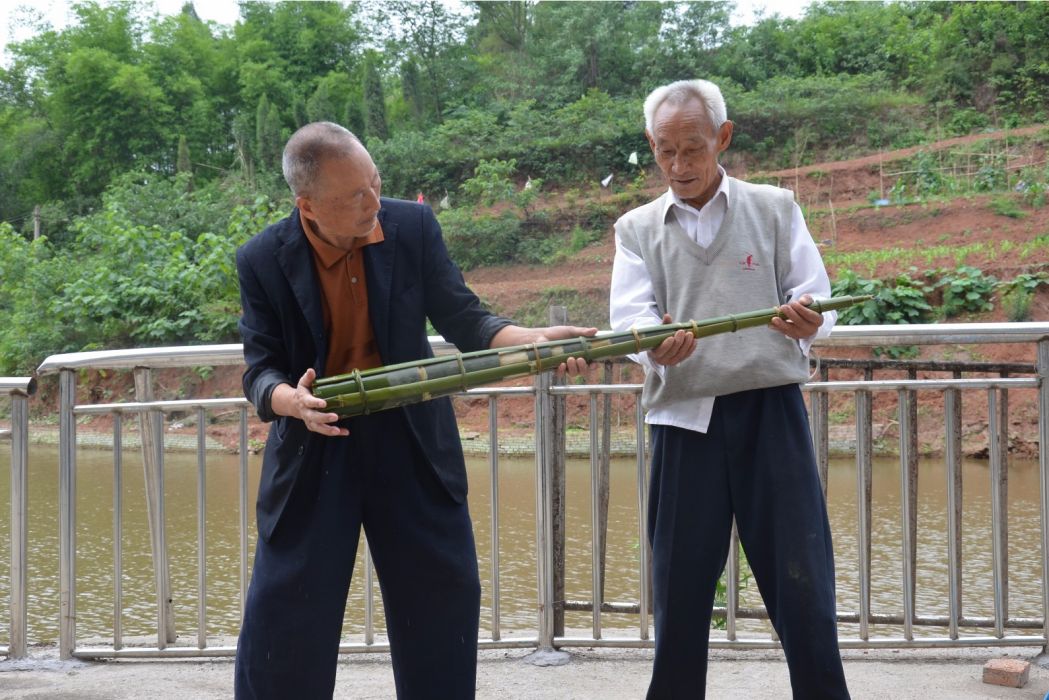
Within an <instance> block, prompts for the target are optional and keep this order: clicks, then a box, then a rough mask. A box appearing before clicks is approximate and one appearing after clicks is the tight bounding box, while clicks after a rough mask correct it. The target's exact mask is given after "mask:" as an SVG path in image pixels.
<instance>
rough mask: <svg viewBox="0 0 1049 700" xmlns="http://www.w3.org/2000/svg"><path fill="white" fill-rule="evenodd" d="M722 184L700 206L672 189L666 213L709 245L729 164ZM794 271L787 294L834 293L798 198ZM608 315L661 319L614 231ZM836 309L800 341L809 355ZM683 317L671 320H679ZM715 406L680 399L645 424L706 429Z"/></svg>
mask: <svg viewBox="0 0 1049 700" xmlns="http://www.w3.org/2000/svg"><path fill="white" fill-rule="evenodd" d="M718 173H719V174H720V175H721V184H720V185H719V186H718V190H717V192H715V193H714V196H713V197H712V198H711V200H710V201H709V202H707V203H706V204H705V205H703V208H702V209H696V208H695V207H693V206H691V205H689V204H686V203H685V202H683V201H682V200H680V199H678V197H677V196H676V195H675V194H674V193H673V191H670V192H669V197H667V204H666V211H664V218H666V217H669V216H674V217H676V218H677V222H678V224H680V225H681V228H682V229H684V230H685V232H686V233H687V234H688V235H689V236H690V237H691V238H692V240H694V241H695V242H696V243H698V244H699V245H700V246H702V247H704V248H707V247H709V246H710V244H711V243H713V241H714V238H715V236H716V235H717V232H718V230H719V229H720V228H721V223H722V221H724V219H725V212H727V211H728V207H729V206H731V202H729V197H728V179H727V178H726V173H725V169H724V168H722V167H721V166H720V165H719V166H718ZM790 261H791V269H790V274H789V275H787V277H786V279H785V280H784V282H785V283H786V285H787V290H786V293H787V296H788V297H790V298H791V299H797V298H799V297H801V295H803V294H810V295H811V296H812V297H813V298H820V299H825V298H828V297H830V280H829V278H828V277H827V271H826V269H825V268H824V267H823V259H822V258H821V257H820V253H819V250H818V249H817V248H816V243H815V241H813V240H812V234H810V233H809V229H808V226H806V225H805V218H804V217H803V216H802V214H801V208H800V207H799V206H798V205H797V203H796V202H795V203H794V214H793V218H792V219H791V226H790ZM609 318H610V321H611V326H612V330H615V331H624V330H629V329H631V328H641V327H644V326H656V325H659V324H661V323H662V322H663V316H662V314H661V313H660V311H659V309H658V308H657V307H656V297H655V293H654V292H653V290H652V280H651V278H650V277H649V275H648V269H647V268H646V267H645V261H644V260H642V259H641V258H640V257H639V256H638V255H635V254H634V253H632V252H631V251H629V250H627V249H626V248H625V247H624V246H623V245H622V241H620V239H619V234H618V233H617V234H616V255H615V259H614V261H613V263H612V290H611V301H610V304H609ZM837 318H838V314H837V312H836V311H831V312H828V313H826V314H824V320H823V325H821V326H820V327H819V330H817V331H816V334H815V335H813V336H812V337H811V338H806V339H804V340H800V341H798V344H799V346H800V347H801V351H802V352H803V353H805V355H806V356H807V355H808V354H809V350H810V348H811V347H812V341H814V340H815V339H816V338H824V337H826V336H828V335H830V331H831V329H832V328H833V327H834V323H835V322H836V321H837ZM679 320H681V319H673V321H675V322H676V321H679ZM697 342H698V346H697V347H696V350H695V351H696V352H703V340H702V339H699V340H698V341H697ZM630 358H631V359H632V360H634V361H635V362H638V363H639V364H640V365H641V366H642V367H644V368H645V372H646V373H647V372H660V373H662V372H663V365H660V364H658V363H655V362H653V361H652V359H651V358H650V357H649V355H648V353H647V352H644V353H641V354H640V355H631V356H630ZM713 410H714V397H713V396H705V397H701V398H698V399H689V400H684V401H679V402H676V403H673V404H669V405H664V406H660V407H658V408H654V409H652V410H650V411H649V412H648V413H647V414H646V416H645V422H646V423H652V424H657V425H673V426H676V427H679V428H685V429H688V430H695V431H697V432H700V433H705V432H707V428H708V427H709V425H710V415H711V413H712V412H713Z"/></svg>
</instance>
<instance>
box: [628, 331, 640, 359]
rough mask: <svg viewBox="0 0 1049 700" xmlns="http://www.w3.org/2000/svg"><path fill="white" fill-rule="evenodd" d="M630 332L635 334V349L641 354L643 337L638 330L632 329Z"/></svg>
mask: <svg viewBox="0 0 1049 700" xmlns="http://www.w3.org/2000/svg"><path fill="white" fill-rule="evenodd" d="M630 332H631V333H633V334H634V349H635V350H637V354H638V355H640V354H641V336H640V335H639V334H638V332H637V329H636V328H631V329H630Z"/></svg>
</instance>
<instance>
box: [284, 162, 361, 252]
mask: <svg viewBox="0 0 1049 700" xmlns="http://www.w3.org/2000/svg"><path fill="white" fill-rule="evenodd" d="M381 189H382V179H381V178H380V177H379V171H378V170H377V169H376V167H375V163H373V162H372V158H371V156H370V155H368V151H366V150H365V149H364V147H363V146H361V145H360V144H357V145H356V146H355V147H354V148H353V150H352V151H351V152H350V154H349V155H345V156H332V157H330V158H326V159H324V160H323V161H322V162H321V166H320V170H319V172H318V174H317V179H316V181H315V182H314V184H313V186H312V187H311V188H310V192H309V194H307V195H300V196H299V197H296V198H295V204H296V205H297V206H298V207H299V210H300V211H302V214H303V216H305V217H306V218H307V219H309V220H310V222H311V223H312V224H313V226H314V229H315V230H316V231H317V235H319V236H320V237H321V239H323V240H324V241H325V242H327V243H330V244H331V245H333V246H335V247H337V248H342V249H344V250H349V249H350V248H351V247H352V246H353V240H354V239H355V238H359V237H361V236H367V235H368V234H369V233H371V232H372V230H373V229H374V228H375V225H376V219H375V215H376V214H378V213H379V194H380V191H381Z"/></svg>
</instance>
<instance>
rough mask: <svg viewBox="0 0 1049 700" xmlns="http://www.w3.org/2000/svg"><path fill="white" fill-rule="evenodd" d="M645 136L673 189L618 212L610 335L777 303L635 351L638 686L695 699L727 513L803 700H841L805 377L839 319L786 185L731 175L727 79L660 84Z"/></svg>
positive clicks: (700, 687) (830, 562)
mask: <svg viewBox="0 0 1049 700" xmlns="http://www.w3.org/2000/svg"><path fill="white" fill-rule="evenodd" d="M644 110H645V135H646V136H647V137H648V142H649V144H650V145H651V147H652V153H653V154H654V156H655V159H656V163H657V164H658V165H659V168H660V170H661V171H662V172H663V175H664V176H665V177H666V179H667V181H668V184H669V190H668V191H667V192H666V193H665V194H664V195H663V196H661V197H659V198H658V199H656V200H655V201H653V202H650V203H648V204H646V205H644V206H642V207H638V208H637V209H634V210H633V211H630V212H628V213H627V214H625V215H624V216H623V217H622V218H620V219H619V221H617V222H616V226H615V233H616V255H615V262H614V265H613V271H612V290H611V309H610V311H611V324H612V327H613V328H614V329H616V330H624V329H629V328H631V327H639V326H651V325H653V324H658V323H660V322H662V323H670V322H671V321H672V320H673V321H678V320H688V319H700V318H707V317H711V316H719V315H724V314H729V313H738V312H742V311H748V310H752V309H757V308H763V307H768V306H776V305H781V308H782V310H783V312H784V314H785V315H786V318H785V319H774V320H773V321H772V323H771V325H770V327H768V328H759V329H754V330H753V331H747V332H746V333H740V334H726V335H721V336H717V337H714V338H709V339H704V340H703V341H702V342H700V343H698V344H697V342H696V340H695V339H694V338H693V337H692V335H691V334H689V333H686V332H684V331H681V332H678V333H677V334H675V336H673V337H672V338H669V339H668V340H667V341H666V342H664V343H663V344H662V345H660V346H659V347H657V348H655V349H653V350H651V351H649V352H647V353H644V354H643V355H640V356H637V357H636V358H635V359H636V360H637V361H638V362H639V363H640V364H642V365H643V366H644V368H645V387H644V393H643V395H642V400H643V402H644V406H645V408H646V409H647V414H646V416H647V417H646V421H647V423H648V424H649V425H650V430H651V446H652V483H651V501H650V506H649V512H648V533H649V538H650V540H651V542H652V562H653V573H654V576H653V582H654V604H655V635H656V653H655V664H654V668H653V673H652V681H651V684H650V686H649V691H648V697H649V698H651V699H655V698H702V697H703V696H704V687H705V683H706V672H707V648H708V634H707V630H708V629H709V627H710V619H711V613H712V608H713V602H714V589H715V585H716V583H717V580H718V578H719V577H720V575H721V572H722V570H723V568H724V566H725V561H726V557H727V554H728V546H729V535H730V531H731V528H732V521H733V518H734V519H735V521H736V525H737V528H738V531H739V536H740V540H741V542H742V544H743V549H744V551H745V553H746V556H747V561H748V562H749V563H750V568H751V570H752V571H753V572H754V577H755V579H756V580H757V584H758V588H759V590H760V591H761V595H762V598H763V599H764V601H765V606H766V607H767V609H768V612H769V616H770V617H771V619H772V624H773V626H774V627H775V628H776V632H777V633H778V635H779V638H780V640H781V641H782V643H783V649H784V652H785V653H786V657H787V664H788V665H789V668H790V679H791V685H792V687H793V690H794V697H795V698H805V700H818V699H820V698H848V697H849V693H848V690H847V688H846V685H845V677H844V673H843V670H842V664H841V655H840V653H839V651H838V643H837V626H836V617H835V605H834V559H833V551H832V548H831V536H830V528H829V525H828V521H827V512H826V505H825V503H824V500H823V494H822V490H821V488H820V481H819V477H818V475H817V471H816V465H815V459H814V456H813V452H812V446H811V438H810V433H809V426H808V418H807V414H806V410H805V405H804V403H803V401H802V396H801V391H800V388H799V383H801V382H804V381H805V380H806V379H807V378H808V375H809V372H808V351H809V347H810V345H811V344H812V341H813V340H814V339H815V338H817V337H822V336H825V335H827V334H829V333H830V328H831V327H832V326H833V323H834V320H835V318H836V316H833V315H832V314H828V315H827V318H826V319H825V318H824V317H823V316H822V315H821V314H819V313H816V312H815V311H811V310H809V309H808V308H806V307H805V306H804V305H803V304H802V303H801V302H805V301H809V300H810V298H811V297H826V296H829V295H830V283H829V281H828V278H827V272H826V270H825V269H824V267H823V261H822V259H821V258H820V254H819V252H818V250H817V249H816V246H815V244H814V243H813V241H812V237H811V236H810V234H809V231H808V229H807V228H806V226H805V221H804V219H803V218H802V214H801V210H800V209H799V207H798V205H797V204H795V202H794V197H793V195H792V193H791V192H790V191H788V190H783V189H779V188H777V187H770V186H766V185H753V184H749V183H747V182H743V181H741V180H737V179H735V178H733V177H730V176H729V175H728V174H727V173H726V172H725V170H724V169H723V168H722V167H721V166H720V165H719V164H718V156H719V154H721V153H722V152H723V151H724V150H725V149H726V148H728V146H729V143H730V142H731V140H732V122H730V121H728V120H727V118H726V111H725V101H724V99H723V98H722V96H721V91H720V90H719V89H718V88H717V86H716V85H714V84H713V83H710V82H707V81H705V80H688V81H679V82H676V83H672V84H670V85H666V86H663V87H660V88H658V89H656V90H655V91H653V92H652V94H651V95H649V96H648V99H647V100H646V101H645V106H644Z"/></svg>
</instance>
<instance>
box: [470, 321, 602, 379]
mask: <svg viewBox="0 0 1049 700" xmlns="http://www.w3.org/2000/svg"><path fill="white" fill-rule="evenodd" d="M596 334H597V329H596V328H584V327H582V326H548V327H546V328H522V327H521V326H506V327H504V328H501V329H500V330H499V332H498V333H496V334H495V337H494V338H492V345H491V346H492V347H493V348H502V347H506V346H508V345H527V344H529V343H545V342H546V341H548V340H567V339H568V338H578V337H579V336H592V335H596ZM589 370H590V367H589V366H588V365H587V363H586V360H584V359H583V358H581V357H569V358H568V359H567V360H565V361H564V362H562V363H561V364H560V366H559V367H558V368H557V373H558V374H559V375H563V374H567V375H568V376H569V377H579V376H582V375H585V374H587V373H588V372H589Z"/></svg>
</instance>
